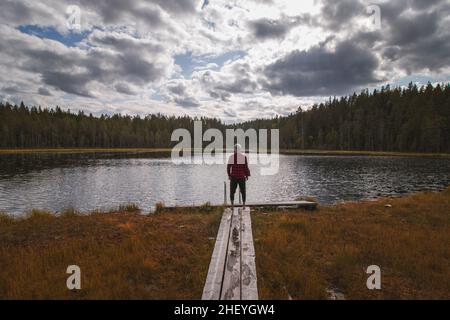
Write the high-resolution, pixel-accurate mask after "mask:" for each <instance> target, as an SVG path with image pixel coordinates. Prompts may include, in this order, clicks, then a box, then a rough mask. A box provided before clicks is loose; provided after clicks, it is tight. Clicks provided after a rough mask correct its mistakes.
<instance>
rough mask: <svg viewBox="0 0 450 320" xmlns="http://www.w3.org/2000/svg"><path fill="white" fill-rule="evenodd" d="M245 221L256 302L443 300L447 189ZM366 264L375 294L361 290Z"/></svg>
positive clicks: (449, 218) (448, 283)
mask: <svg viewBox="0 0 450 320" xmlns="http://www.w3.org/2000/svg"><path fill="white" fill-rule="evenodd" d="M386 204H391V205H392V207H385V205H386ZM252 221H253V232H254V238H255V249H256V261H257V272H258V287H259V295H260V297H261V298H263V299H288V298H289V297H292V298H293V299H323V298H328V297H329V294H328V293H327V291H326V290H327V289H330V288H333V289H334V290H336V291H339V292H342V293H343V294H344V295H345V297H346V298H347V299H428V298H430V299H449V298H450V188H447V189H446V190H445V191H443V192H441V193H431V192H429V193H419V194H416V195H412V196H409V197H405V198H395V199H381V200H377V201H366V202H360V203H345V204H339V205H335V206H325V207H319V209H318V210H317V211H314V212H308V211H298V212H292V211H290V212H289V213H276V212H275V213H267V214H264V213H261V212H260V213H255V214H253V216H252ZM373 264H374V265H378V266H380V268H381V281H382V289H381V290H368V289H367V287H366V280H367V278H368V276H369V275H367V274H366V273H365V271H366V268H367V267H368V266H369V265H373Z"/></svg>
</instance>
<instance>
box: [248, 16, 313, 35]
mask: <svg viewBox="0 0 450 320" xmlns="http://www.w3.org/2000/svg"><path fill="white" fill-rule="evenodd" d="M309 22H310V17H309V15H304V16H302V17H300V16H299V17H286V16H283V17H281V18H280V19H277V20H273V19H267V18H261V19H258V20H253V21H250V22H249V28H250V30H251V31H252V33H253V35H254V36H255V37H256V38H257V39H260V40H267V39H281V38H284V37H285V36H286V34H287V33H288V32H289V31H290V30H291V29H292V28H294V27H295V26H297V25H299V24H300V23H309Z"/></svg>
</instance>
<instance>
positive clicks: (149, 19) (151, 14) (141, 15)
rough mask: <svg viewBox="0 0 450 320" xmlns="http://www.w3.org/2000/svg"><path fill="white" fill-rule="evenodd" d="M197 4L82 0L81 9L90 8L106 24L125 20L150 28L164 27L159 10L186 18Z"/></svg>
mask: <svg viewBox="0 0 450 320" xmlns="http://www.w3.org/2000/svg"><path fill="white" fill-rule="evenodd" d="M196 5H197V2H196V1H194V0H152V1H139V0H128V1H123V0H97V1H91V0H83V1H81V3H80V7H81V9H83V8H90V9H92V10H94V11H95V12H96V13H98V14H99V15H100V16H101V17H102V19H103V21H104V22H105V23H108V24H114V23H118V22H120V21H122V20H125V19H128V21H129V19H130V17H131V18H132V19H131V20H132V21H134V22H140V23H143V24H146V25H149V26H152V27H155V26H161V25H164V20H163V18H162V15H161V9H162V10H164V11H165V12H167V13H169V14H170V15H172V16H186V15H191V14H194V13H195V12H196Z"/></svg>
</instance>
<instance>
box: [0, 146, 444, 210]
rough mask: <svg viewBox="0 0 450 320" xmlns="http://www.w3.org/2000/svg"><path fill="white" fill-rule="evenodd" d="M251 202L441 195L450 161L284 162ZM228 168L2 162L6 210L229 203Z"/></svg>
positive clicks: (133, 161)
mask: <svg viewBox="0 0 450 320" xmlns="http://www.w3.org/2000/svg"><path fill="white" fill-rule="evenodd" d="M250 170H251V171H252V177H251V178H250V180H249V181H248V187H247V189H248V195H247V198H248V200H247V202H264V201H281V200H295V199H296V198H297V197H299V196H312V197H315V198H316V199H317V200H318V201H319V202H320V203H333V202H337V201H346V200H359V199H367V198H376V197H380V196H398V195H402V194H406V193H412V192H415V191H421V190H440V189H443V188H444V187H446V186H448V185H449V184H450V160H449V159H439V158H413V157H371V156H294V155H289V156H287V155H280V164H279V172H278V174H276V175H273V176H262V175H261V174H260V170H259V167H258V165H251V166H250ZM226 180H227V179H226V171H225V166H224V165H195V164H182V165H176V164H174V163H173V162H172V161H171V159H170V158H167V157H165V156H164V155H158V154H127V155H124V154H122V155H120V156H117V155H113V154H78V155H73V154H72V155H67V154H66V155H64V154H59V155H55V154H53V155H50V154H28V155H3V156H0V210H1V211H5V212H8V213H11V214H22V213H23V212H25V211H27V210H29V209H31V208H41V209H49V210H51V211H60V210H62V209H64V208H70V207H73V208H76V209H78V210H81V211H90V210H94V209H110V208H112V207H116V206H119V205H120V204H124V203H128V202H133V203H136V204H138V205H139V207H140V208H142V209H143V210H146V211H148V210H150V209H151V208H152V207H153V206H154V205H155V203H156V202H164V203H165V204H166V205H175V204H179V205H186V204H202V203H205V202H208V201H209V202H211V203H213V204H220V203H222V202H223V182H224V181H226Z"/></svg>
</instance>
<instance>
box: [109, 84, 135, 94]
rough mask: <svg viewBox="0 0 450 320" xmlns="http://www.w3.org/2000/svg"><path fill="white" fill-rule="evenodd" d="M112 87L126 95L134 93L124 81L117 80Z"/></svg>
mask: <svg viewBox="0 0 450 320" xmlns="http://www.w3.org/2000/svg"><path fill="white" fill-rule="evenodd" d="M114 89H116V91H117V92H119V93H123V94H128V95H134V94H136V93H135V92H134V91H133V90H132V89H131V88H130V86H129V85H127V84H126V83H123V82H119V83H116V84H115V85H114Z"/></svg>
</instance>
